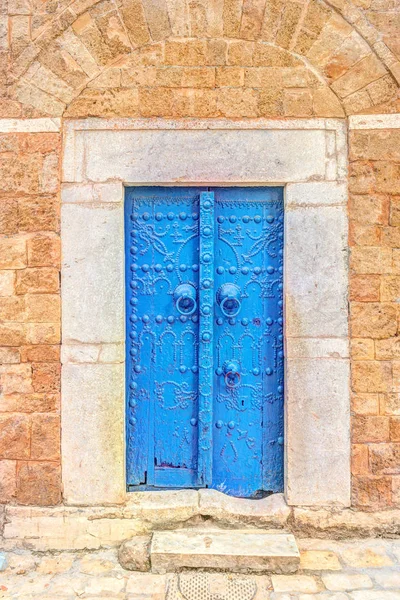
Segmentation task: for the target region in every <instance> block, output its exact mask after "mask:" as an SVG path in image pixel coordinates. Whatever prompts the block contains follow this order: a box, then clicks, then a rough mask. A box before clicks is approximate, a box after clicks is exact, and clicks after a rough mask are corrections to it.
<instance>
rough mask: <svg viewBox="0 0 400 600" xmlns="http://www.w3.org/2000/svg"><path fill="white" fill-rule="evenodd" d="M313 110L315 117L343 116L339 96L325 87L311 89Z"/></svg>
mask: <svg viewBox="0 0 400 600" xmlns="http://www.w3.org/2000/svg"><path fill="white" fill-rule="evenodd" d="M313 103H314V112H315V116H317V117H339V118H340V117H344V114H345V113H344V110H343V107H342V105H341V103H340V101H339V98H338V97H337V96H336V95H335V94H333V93H332V90H330V89H329V88H327V87H321V88H318V89H316V90H314V91H313Z"/></svg>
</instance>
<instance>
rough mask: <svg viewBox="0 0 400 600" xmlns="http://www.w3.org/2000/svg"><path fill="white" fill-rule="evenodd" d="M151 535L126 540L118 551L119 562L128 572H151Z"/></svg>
mask: <svg viewBox="0 0 400 600" xmlns="http://www.w3.org/2000/svg"><path fill="white" fill-rule="evenodd" d="M150 543H151V535H137V536H135V537H133V538H132V539H131V540H126V541H125V542H124V543H123V544H121V546H120V548H119V550H118V560H119V562H120V564H121V566H122V567H124V569H128V571H150Z"/></svg>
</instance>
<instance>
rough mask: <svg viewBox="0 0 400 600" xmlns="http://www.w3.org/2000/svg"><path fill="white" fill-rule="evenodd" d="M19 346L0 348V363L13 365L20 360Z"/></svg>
mask: <svg viewBox="0 0 400 600" xmlns="http://www.w3.org/2000/svg"><path fill="white" fill-rule="evenodd" d="M19 352H20V351H19V348H0V364H1V365H6V364H9V365H13V364H17V363H19V362H20V353H19Z"/></svg>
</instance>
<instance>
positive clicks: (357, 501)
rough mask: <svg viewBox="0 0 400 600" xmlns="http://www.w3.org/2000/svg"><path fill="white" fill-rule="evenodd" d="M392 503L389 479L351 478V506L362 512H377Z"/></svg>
mask: <svg viewBox="0 0 400 600" xmlns="http://www.w3.org/2000/svg"><path fill="white" fill-rule="evenodd" d="M391 502H392V481H391V478H390V477H373V478H372V477H353V484H352V504H353V506H355V507H358V508H360V509H362V510H379V509H385V508H387V507H388V506H390V504H391Z"/></svg>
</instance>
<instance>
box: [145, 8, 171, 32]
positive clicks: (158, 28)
mask: <svg viewBox="0 0 400 600" xmlns="http://www.w3.org/2000/svg"><path fill="white" fill-rule="evenodd" d="M142 4H143V9H144V13H145V16H146V21H147V26H148V28H149V31H150V35H151V37H152V39H153V41H155V42H157V41H159V40H163V39H165V38H167V37H168V36H169V35H171V27H170V24H169V18H168V9H167V3H166V1H165V0H161V1H159V0H158V1H157V0H142Z"/></svg>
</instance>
